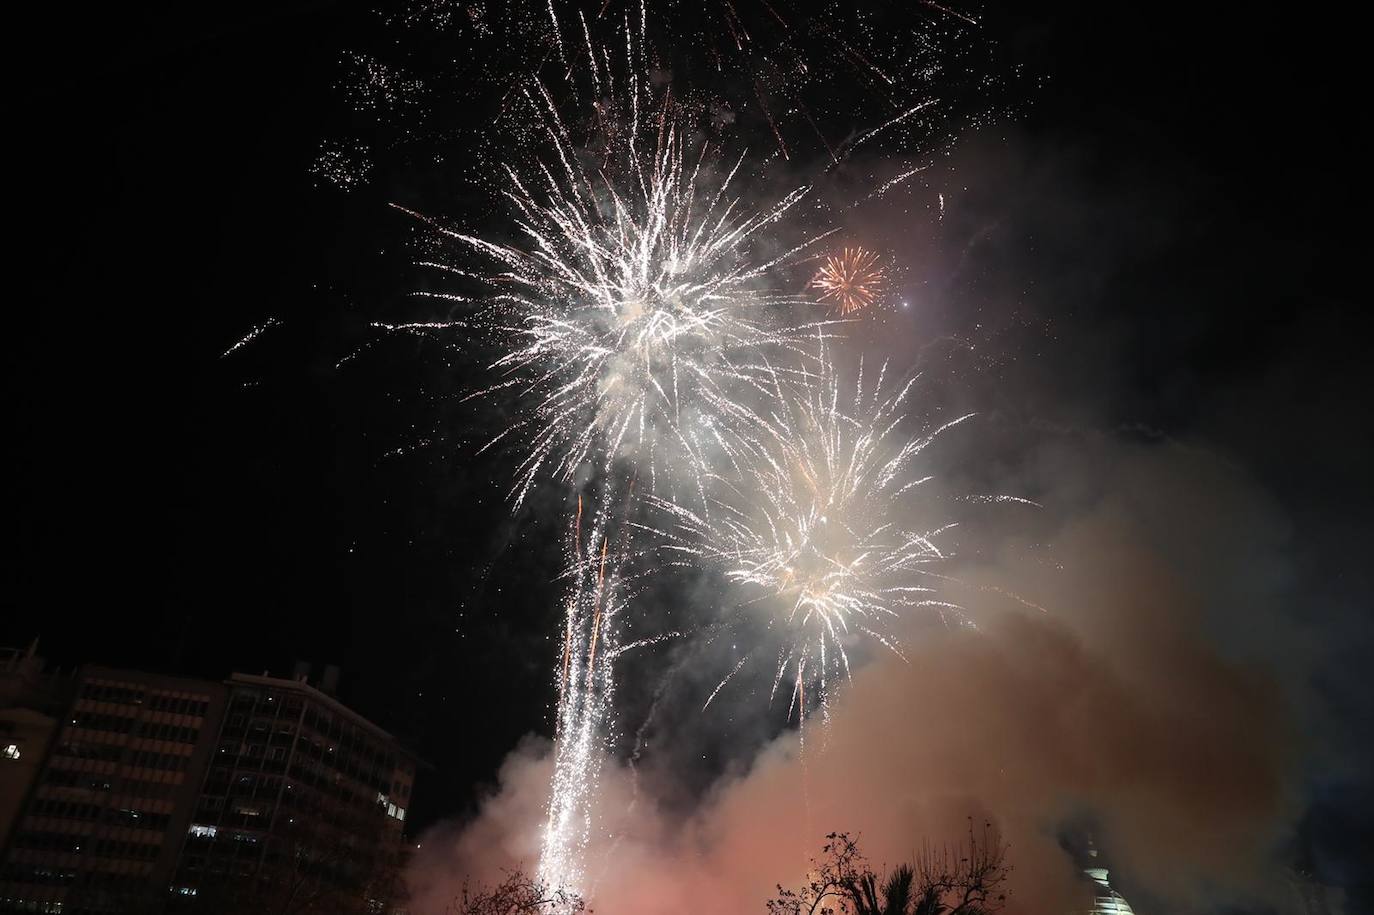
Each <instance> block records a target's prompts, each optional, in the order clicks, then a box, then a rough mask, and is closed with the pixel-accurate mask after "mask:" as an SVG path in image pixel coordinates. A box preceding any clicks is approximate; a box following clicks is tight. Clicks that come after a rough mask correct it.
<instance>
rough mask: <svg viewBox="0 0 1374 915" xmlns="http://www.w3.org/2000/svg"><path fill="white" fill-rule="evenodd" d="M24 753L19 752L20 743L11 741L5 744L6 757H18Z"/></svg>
mask: <svg viewBox="0 0 1374 915" xmlns="http://www.w3.org/2000/svg"><path fill="white" fill-rule="evenodd" d="M22 755H23V754H22V753H20V752H19V744H17V743H11V744H7V745H6V746H5V758H6V759H18V758H19V757H20V756H22Z"/></svg>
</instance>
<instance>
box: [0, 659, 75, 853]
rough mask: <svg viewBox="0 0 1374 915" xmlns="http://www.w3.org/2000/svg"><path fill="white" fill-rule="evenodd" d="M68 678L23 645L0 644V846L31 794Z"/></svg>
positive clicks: (65, 698) (55, 726)
mask: <svg viewBox="0 0 1374 915" xmlns="http://www.w3.org/2000/svg"><path fill="white" fill-rule="evenodd" d="M68 687H69V678H63V677H61V676H58V675H56V674H50V673H47V672H45V671H44V669H43V659H42V658H41V657H39V656H38V642H37V640H35V641H34V643H33V644H32V645H30V646H29V647H28V648H27V649H16V648H0V849H4V848H5V846H6V845H7V844H8V842H9V839H10V832H11V831H12V830H13V827H14V825H15V823H16V821H17V820H18V819H19V813H20V811H21V810H22V809H23V807H24V802H25V801H26V800H27V799H28V796H29V794H30V793H31V792H32V790H33V787H34V784H35V782H36V781H37V779H38V774H39V772H40V771H41V770H42V765H43V760H44V759H45V758H46V756H47V752H48V747H49V746H50V745H51V743H52V738H53V735H55V734H56V733H57V729H58V722H59V720H60V719H61V717H62V713H63V711H64V710H65V709H66V707H67V704H68V702H69V699H70V697H69V695H68Z"/></svg>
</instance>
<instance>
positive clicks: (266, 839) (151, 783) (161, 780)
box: [0, 667, 415, 915]
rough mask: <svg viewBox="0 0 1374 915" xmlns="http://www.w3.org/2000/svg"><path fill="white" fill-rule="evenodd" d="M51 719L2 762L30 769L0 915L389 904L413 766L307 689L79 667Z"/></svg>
mask: <svg viewBox="0 0 1374 915" xmlns="http://www.w3.org/2000/svg"><path fill="white" fill-rule="evenodd" d="M335 676H336V674H335ZM331 679H332V678H331V677H330V676H329V675H328V674H327V675H326V680H325V682H323V683H321V687H325V686H328V687H330V691H331V692H332V683H331V682H330V681H331ZM0 685H2V683H0ZM53 715H54V717H52V718H50V719H49V720H50V721H51V722H52V724H51V726H50V728H49V731H50V736H49V737H48V739H47V740H46V741H43V740H41V739H39V738H34V739H32V740H30V739H28V738H24V740H23V746H17V747H16V752H17V754H18V758H17V759H15V760H10V762H11V763H13V764H15V765H16V767H17V766H18V764H19V763H20V762H23V763H25V764H26V765H29V766H30V767H31V768H32V772H31V774H29V775H28V776H27V778H26V779H25V785H24V787H23V788H22V790H18V791H17V792H16V796H17V798H18V799H17V800H15V801H14V803H13V806H14V807H15V808H16V810H17V812H16V813H13V814H12V815H11V816H10V818H9V824H10V828H9V829H8V830H7V831H8V834H9V838H8V839H7V840H6V841H5V843H4V845H3V846H0V912H49V913H63V915H97V913H113V912H121V913H141V912H147V913H161V912H182V911H186V912H200V913H204V915H213V913H231V912H232V913H238V912H263V911H276V912H282V913H288V912H291V913H297V912H298V913H307V912H320V913H331V915H335V913H337V915H347V913H351V912H359V913H363V912H379V913H381V912H388V911H392V910H394V908H395V906H396V904H397V903H398V900H399V899H400V896H401V893H400V890H399V886H400V867H401V856H402V855H403V848H404V838H403V836H404V829H405V819H406V813H407V808H408V807H409V802H410V796H411V792H412V789H413V785H414V777H415V760H414V758H413V757H412V756H410V755H409V754H408V753H406V752H405V751H404V750H403V749H402V748H401V747H400V745H399V744H398V743H397V741H396V740H395V739H394V738H392V737H391V736H390V735H389V734H387V733H386V732H385V731H383V730H382V729H381V728H379V727H377V726H376V725H374V724H372V723H371V722H369V721H367V720H366V719H365V718H363V717H362V716H360V715H358V714H356V713H354V712H352V711H350V710H349V709H348V708H346V707H345V706H343V705H342V704H341V703H339V702H338V701H337V700H336V699H335V698H334V697H333V696H332V695H330V694H329V692H326V691H325V690H324V689H323V688H316V687H314V686H311V685H309V684H308V683H307V682H306V677H305V676H304V675H302V676H298V677H297V678H296V679H278V678H273V677H268V676H265V675H264V676H260V677H259V676H249V675H245V674H235V675H233V676H232V677H231V678H230V679H229V680H228V681H226V682H214V681H208V680H191V679H183V678H177V677H164V676H158V675H154V674H147V673H141V672H137V671H128V670H115V669H110V668H103V667H86V668H83V669H82V670H81V671H80V673H79V674H78V675H77V676H76V677H75V678H72V679H71V681H70V687H69V689H68V690H67V691H66V699H65V702H64V703H63V704H62V705H61V708H59V709H57V710H54V712H53ZM3 720H4V719H3V716H2V715H0V721H3ZM2 727H3V725H2V724H0V728H2ZM10 733H12V734H13V733H17V731H15V728H14V727H13V726H12V727H11V729H10ZM9 742H15V741H13V740H12V741H9ZM44 743H46V746H43V745H42V744H44ZM6 745H8V742H7V744H6ZM3 762H5V760H0V763H3ZM0 771H4V770H0ZM11 772H17V768H16V769H15V770H11ZM5 774H6V775H9V774H11V773H10V772H6V773H5ZM6 797H8V795H5V796H4V797H0V801H3V800H4V799H5V798H6ZM0 812H3V811H2V810H0ZM4 825H6V824H5V822H4V821H0V826H4Z"/></svg>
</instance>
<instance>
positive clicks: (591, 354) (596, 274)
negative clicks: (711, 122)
mask: <svg viewBox="0 0 1374 915" xmlns="http://www.w3.org/2000/svg"><path fill="white" fill-rule="evenodd" d="M631 91H632V92H633V95H632V96H631V105H630V112H629V116H628V123H626V124H619V123H617V126H618V127H619V128H621V130H620V132H619V133H618V134H617V135H612V136H609V137H605V138H604V139H605V140H606V142H607V144H608V148H607V149H606V151H605V152H604V155H603V158H602V161H601V162H600V163H596V164H594V165H593V164H589V163H585V162H584V158H585V156H583V155H580V153H579V149H578V148H577V147H575V146H574V145H573V143H572V141H571V139H570V137H569V132H568V130H567V128H566V127H565V124H564V121H563V119H562V117H561V116H560V114H559V112H558V110H557V108H556V107H555V105H554V103H553V101H552V99H551V97H550V96H549V94H548V93H547V92H546V91H545V90H544V88H543V87H542V86H541V85H539V84H537V83H536V84H535V85H534V87H533V90H532V91H530V92H528V93H527V95H526V98H527V100H528V101H529V102H530V104H531V105H534V106H536V107H537V108H538V109H539V111H540V112H541V115H542V116H543V117H544V118H545V119H546V123H547V131H546V139H547V140H548V144H549V149H550V151H551V153H552V156H551V158H552V159H553V160H554V163H555V164H549V163H548V162H539V163H537V164H536V166H535V167H533V168H526V169H520V168H517V167H514V166H512V167H508V168H507V170H506V177H507V178H508V181H509V183H508V186H507V187H506V188H505V190H504V196H505V199H506V200H507V202H508V203H509V205H510V206H511V209H512V216H513V219H514V221H515V223H516V225H517V226H518V232H519V234H520V235H521V236H523V239H522V241H520V242H515V243H501V242H494V241H489V240H487V239H484V238H479V237H476V236H473V235H469V234H466V233H463V232H458V231H453V230H450V229H445V228H441V229H440V231H442V232H443V233H444V234H445V235H447V236H449V237H450V238H451V239H453V240H455V241H457V242H458V243H459V244H460V246H461V247H462V248H463V249H465V250H466V252H467V253H476V254H478V255H480V256H481V257H483V258H484V259H487V260H488V261H490V262H492V263H493V264H494V265H495V269H494V270H493V271H492V272H490V273H489V274H487V275H486V277H485V278H484V280H483V281H482V282H483V285H484V286H485V296H484V297H483V296H479V297H477V298H479V299H481V300H482V301H483V304H484V306H485V307H484V308H483V309H482V310H481V312H480V313H479V314H477V315H475V316H474V318H473V319H472V321H471V323H472V324H473V325H474V326H478V327H481V328H483V329H485V330H486V331H488V332H489V333H490V334H491V335H493V337H494V338H496V339H499V340H500V341H502V343H503V345H505V346H506V350H505V352H504V353H503V354H502V355H501V356H500V357H499V358H497V359H496V360H495V361H494V362H493V363H492V364H491V366H490V368H491V370H492V371H493V372H494V373H495V375H496V376H497V380H496V381H495V382H494V383H493V384H492V385H491V386H489V387H488V388H486V389H484V391H482V392H480V393H496V392H504V393H507V394H509V393H511V392H512V391H514V392H516V393H517V394H518V395H519V396H520V397H521V398H523V399H526V401H527V403H528V404H529V409H528V411H526V412H524V413H523V414H522V418H521V419H519V420H517V421H516V422H515V423H513V424H512V426H511V427H510V428H508V429H506V430H504V431H503V432H502V433H501V434H500V435H498V436H496V437H495V438H494V439H492V440H491V441H490V442H489V443H488V444H487V446H486V447H490V446H492V445H495V444H496V443H497V442H499V441H502V440H503V439H506V438H507V437H508V436H511V435H524V436H525V437H526V446H527V447H526V456H525V457H524V459H523V460H522V461H521V462H520V463H519V466H518V467H517V468H516V474H515V476H516V480H515V484H514V486H513V488H512V491H511V497H512V501H513V502H514V503H515V504H516V505H518V504H519V503H520V502H521V501H522V500H523V499H524V498H525V496H526V495H527V494H528V492H529V489H530V486H531V485H532V484H533V483H534V481H535V480H536V479H537V478H538V477H539V476H540V475H541V474H543V473H545V472H547V473H548V474H549V475H550V476H552V477H553V478H555V479H559V480H565V481H566V480H571V479H572V478H573V477H574V476H575V474H576V473H577V472H578V471H579V470H580V469H584V468H586V467H588V466H598V465H600V464H605V463H608V462H610V461H613V460H615V459H620V458H625V459H632V460H634V461H635V462H636V464H637V465H638V466H640V467H642V468H645V469H646V470H647V476H648V477H649V480H650V484H651V486H652V484H653V483H654V481H655V480H656V479H657V477H658V476H659V475H660V474H662V473H664V472H665V471H666V472H668V473H669V474H670V475H671V476H674V477H680V476H682V475H683V474H682V472H683V471H687V474H686V475H687V476H689V477H692V478H695V477H696V471H697V470H699V469H700V468H701V467H702V466H703V461H702V459H701V452H702V449H703V447H704V445H705V444H706V443H707V442H708V441H710V440H711V439H712V438H713V437H714V436H715V434H716V431H715V428H716V424H717V423H718V422H720V421H722V419H724V418H728V417H731V416H735V415H738V414H740V413H741V412H742V411H741V408H739V407H738V406H737V405H736V404H735V402H734V401H735V398H736V397H737V395H738V392H739V391H742V390H744V391H747V390H758V389H759V388H760V387H761V386H762V385H764V384H765V383H766V381H767V378H768V377H769V376H770V375H771V374H772V373H773V372H774V370H773V369H772V368H771V367H770V366H769V363H768V355H769V354H770V353H774V354H777V353H785V352H787V351H789V350H797V349H798V347H799V346H800V341H801V340H802V338H803V337H804V336H805V334H806V332H807V330H808V326H806V325H803V326H797V325H796V324H794V323H789V322H787V321H785V320H784V317H785V314H784V311H785V309H786V308H787V306H789V305H792V304H798V303H800V302H801V301H802V300H801V299H799V298H797V297H795V296H788V295H784V294H779V293H776V292H772V291H770V290H771V288H772V287H773V285H775V284H774V283H773V282H771V281H770V275H771V273H772V272H773V271H775V270H777V269H780V268H781V267H783V266H784V265H786V264H788V263H789V262H790V261H791V260H792V259H794V258H795V257H796V256H797V255H798V254H799V253H800V252H801V251H802V250H803V249H805V248H807V247H808V246H809V245H810V244H812V243H814V242H815V241H816V240H818V239H819V238H822V237H824V235H825V234H826V233H820V234H817V235H813V236H809V237H803V238H800V239H797V240H795V241H794V242H793V243H791V244H789V245H788V247H787V249H786V250H785V251H784V252H783V253H781V254H778V255H776V256H772V257H770V258H769V259H767V260H763V261H758V260H755V259H754V258H753V257H752V253H753V249H754V247H755V245H756V244H757V243H758V241H759V239H758V238H757V236H759V235H760V233H761V232H762V231H763V230H765V229H770V230H771V231H772V232H775V233H776V230H777V227H778V225H779V223H781V222H782V221H783V220H784V219H785V217H787V216H788V214H789V212H790V211H792V210H793V209H794V208H795V207H796V206H797V204H798V203H799V202H800V201H801V200H803V199H804V198H805V196H806V194H807V191H808V188H806V187H800V188H796V189H794V190H793V191H791V192H790V193H788V194H786V195H785V196H783V197H782V198H781V199H780V200H777V201H776V202H775V203H773V204H772V205H770V206H766V207H764V208H761V209H757V210H753V211H746V210H745V208H744V207H743V206H742V205H741V202H740V199H739V198H738V197H736V196H733V195H732V182H733V181H734V180H735V178H736V175H737V174H738V173H739V171H740V168H741V166H742V165H743V164H744V157H743V156H740V157H739V158H738V159H736V160H735V161H734V165H733V166H732V167H731V168H729V170H728V171H724V169H719V166H721V164H722V163H721V162H720V160H719V159H718V158H716V157H714V156H713V155H712V149H711V148H710V147H708V146H706V145H702V146H701V147H700V148H692V149H688V141H687V140H686V139H685V135H686V133H687V130H686V127H685V125H683V124H680V123H677V122H676V121H675V120H674V109H673V106H672V102H671V99H670V98H664V99H661V100H658V102H657V104H656V105H653V106H652V107H651V102H652V100H650V99H648V98H646V97H645V96H646V95H647V94H646V93H644V92H643V90H641V89H640V88H639V87H638V86H637V85H635V86H633V88H632V90H631ZM646 122H648V123H647V125H646ZM645 133H650V134H651V136H652V140H651V141H650V142H652V144H653V145H652V146H650V147H649V148H648V149H647V150H641V149H640V148H639V147H638V145H637V144H638V143H642V142H644V141H645V137H644V136H643V134H645ZM718 169H719V170H718ZM721 172H724V173H723V176H722V175H721ZM407 212H409V211H407ZM414 215H418V214H414ZM421 218H424V217H421ZM776 240H777V237H776V235H774V236H772V237H770V239H769V241H770V242H773V243H776ZM450 272H452V271H450ZM448 298H450V299H451V300H454V301H460V302H461V301H465V300H467V299H468V297H467V296H458V295H451V296H448ZM814 326H815V325H810V327H814Z"/></svg>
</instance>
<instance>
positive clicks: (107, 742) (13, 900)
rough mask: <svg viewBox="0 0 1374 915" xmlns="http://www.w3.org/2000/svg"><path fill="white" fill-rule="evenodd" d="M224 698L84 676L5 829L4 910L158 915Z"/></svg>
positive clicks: (204, 689) (208, 686)
mask: <svg viewBox="0 0 1374 915" xmlns="http://www.w3.org/2000/svg"><path fill="white" fill-rule="evenodd" d="M225 695H226V690H225V688H224V686H223V685H222V684H218V683H212V682H207V681H202V680H187V679H182V678H178V677H164V676H158V675H154V674H147V673H141V672H137V671H127V670H116V669H111V668H104V667H86V668H83V669H82V670H81V672H80V674H78V675H77V677H76V679H75V682H74V685H73V695H72V697H71V699H70V702H69V704H68V706H67V708H66V710H65V712H64V713H63V717H62V720H61V721H60V723H59V725H58V727H57V730H56V736H55V737H54V738H53V740H52V742H51V746H50V748H49V749H48V752H47V753H46V754H45V755H44V756H43V758H42V763H41V766H40V767H39V771H38V772H37V774H36V777H35V779H34V783H33V787H32V789H31V790H30V791H29V792H28V796H27V798H26V799H25V802H24V805H23V809H22V811H21V812H20V813H19V815H18V816H17V817H16V818H15V822H14V825H13V827H12V829H11V830H10V837H9V839H8V841H7V842H6V845H5V848H4V858H3V869H2V870H0V910H8V911H21V912H62V913H73V915H82V913H106V912H138V911H145V910H155V908H156V906H157V905H158V904H160V903H161V902H162V894H161V892H159V890H160V889H161V888H162V887H165V886H166V884H167V880H168V878H169V877H170V875H171V873H172V870H173V868H174V867H175V866H176V856H177V853H178V852H179V851H180V842H179V841H176V839H175V838H174V837H179V836H180V834H181V832H182V831H183V830H185V828H186V824H187V823H188V822H189V818H190V813H191V810H192V809H193V804H194V800H195V797H196V792H197V791H198V789H199V787H200V784H201V781H202V779H203V775H204V772H205V770H206V767H207V766H208V764H209V761H210V758H211V756H212V754H213V752H214V748H215V736H216V734H217V733H218V731H219V724H220V720H219V719H220V717H221V715H222V713H223V708H224V697H225Z"/></svg>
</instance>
